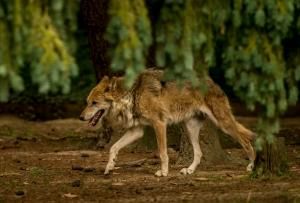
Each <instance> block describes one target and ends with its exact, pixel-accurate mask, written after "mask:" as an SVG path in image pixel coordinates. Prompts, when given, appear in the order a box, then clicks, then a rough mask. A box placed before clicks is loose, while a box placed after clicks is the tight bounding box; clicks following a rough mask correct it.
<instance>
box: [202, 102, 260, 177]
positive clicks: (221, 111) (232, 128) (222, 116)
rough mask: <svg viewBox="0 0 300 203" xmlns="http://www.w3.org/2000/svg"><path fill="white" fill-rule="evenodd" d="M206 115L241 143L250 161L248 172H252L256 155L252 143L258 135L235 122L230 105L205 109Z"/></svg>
mask: <svg viewBox="0 0 300 203" xmlns="http://www.w3.org/2000/svg"><path fill="white" fill-rule="evenodd" d="M220 103H222V102H219V104H220ZM205 113H206V114H207V116H208V117H209V118H210V120H211V121H213V123H215V124H216V126H217V127H219V128H220V129H221V130H222V131H223V132H224V133H226V134H228V135H230V136H231V137H232V138H233V139H234V140H236V141H238V142H239V144H240V145H241V146H242V147H243V149H244V151H245V152H246V154H247V156H248V158H249V161H250V163H249V164H248V166H247V171H252V169H253V167H254V160H255V156H256V155H255V151H254V149H253V147H252V145H251V141H252V140H253V139H254V138H255V136H256V134H255V133H254V132H252V131H250V130H248V129H247V128H245V127H244V126H243V125H242V124H240V123H239V122H237V121H236V120H235V118H234V116H233V114H232V112H231V110H230V107H229V105H226V104H225V105H212V106H211V109H208V108H205Z"/></svg>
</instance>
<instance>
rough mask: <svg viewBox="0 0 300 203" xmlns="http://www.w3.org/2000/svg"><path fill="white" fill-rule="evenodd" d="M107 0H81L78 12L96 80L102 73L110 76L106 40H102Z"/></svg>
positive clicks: (106, 21)
mask: <svg viewBox="0 0 300 203" xmlns="http://www.w3.org/2000/svg"><path fill="white" fill-rule="evenodd" d="M108 4H109V0H102V1H99V0H81V4H80V12H81V15H82V16H83V19H84V25H85V26H86V30H87V35H88V41H89V46H90V51H91V58H92V61H93V66H94V70H95V73H96V78H97V81H99V80H100V79H101V78H102V77H103V76H104V75H109V76H111V75H112V73H111V71H110V69H109V65H110V60H109V57H108V56H107V52H108V46H109V45H108V42H107V41H106V40H104V34H105V30H106V26H107V23H108V20H109V17H108Z"/></svg>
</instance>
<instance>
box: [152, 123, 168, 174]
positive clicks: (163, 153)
mask: <svg viewBox="0 0 300 203" xmlns="http://www.w3.org/2000/svg"><path fill="white" fill-rule="evenodd" d="M153 128H154V130H155V134H156V140H157V146H158V150H159V157H160V161H161V169H160V170H158V171H157V172H156V173H155V175H156V176H167V175H168V172H169V157H168V153H167V132H166V131H167V125H166V123H164V122H161V121H156V122H154V124H153Z"/></svg>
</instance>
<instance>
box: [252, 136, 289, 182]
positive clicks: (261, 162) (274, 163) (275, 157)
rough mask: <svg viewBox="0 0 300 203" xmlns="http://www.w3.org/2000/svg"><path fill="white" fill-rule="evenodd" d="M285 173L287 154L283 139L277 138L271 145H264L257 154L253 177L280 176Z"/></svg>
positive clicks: (286, 170)
mask: <svg viewBox="0 0 300 203" xmlns="http://www.w3.org/2000/svg"><path fill="white" fill-rule="evenodd" d="M287 172H288V164H287V152H286V148H285V144H284V138H283V137H280V138H277V139H275V140H274V142H273V143H272V144H268V143H266V144H264V146H263V150H262V151H258V152H257V157H256V160H255V167H254V171H253V174H252V175H253V177H262V176H264V177H268V176H272V175H275V176H281V175H284V174H286V173H287Z"/></svg>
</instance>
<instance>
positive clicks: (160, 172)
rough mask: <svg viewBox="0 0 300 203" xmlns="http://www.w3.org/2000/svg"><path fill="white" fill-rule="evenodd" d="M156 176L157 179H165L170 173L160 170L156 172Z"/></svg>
mask: <svg viewBox="0 0 300 203" xmlns="http://www.w3.org/2000/svg"><path fill="white" fill-rule="evenodd" d="M155 176H157V177H162V176H164V177H165V176H168V172H167V171H162V170H158V171H156V173H155Z"/></svg>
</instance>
